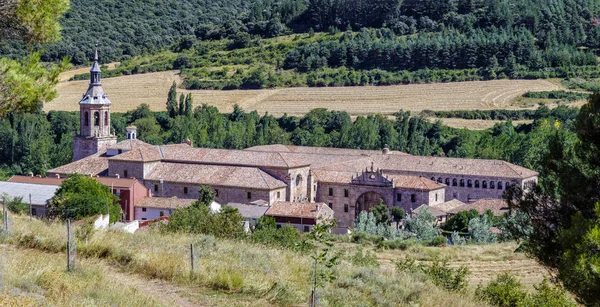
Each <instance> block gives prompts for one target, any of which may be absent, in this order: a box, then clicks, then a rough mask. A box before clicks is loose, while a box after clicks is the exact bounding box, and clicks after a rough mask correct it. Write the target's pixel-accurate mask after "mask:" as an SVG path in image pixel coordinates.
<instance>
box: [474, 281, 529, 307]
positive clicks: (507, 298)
mask: <svg viewBox="0 0 600 307" xmlns="http://www.w3.org/2000/svg"><path fill="white" fill-rule="evenodd" d="M475 293H476V295H477V296H478V297H479V298H481V299H482V300H484V301H487V302H489V303H490V304H493V305H496V306H499V307H513V306H522V305H523V304H524V302H525V300H526V299H527V293H526V292H525V290H523V286H522V285H521V283H520V282H519V281H518V280H517V279H516V278H515V277H513V276H512V275H510V274H509V273H503V274H500V275H498V276H497V277H496V279H494V280H492V281H491V282H490V283H489V284H488V285H487V286H486V287H485V288H482V287H478V288H477V290H476V291H475Z"/></svg>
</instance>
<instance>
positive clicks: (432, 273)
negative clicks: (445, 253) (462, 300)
mask: <svg viewBox="0 0 600 307" xmlns="http://www.w3.org/2000/svg"><path fill="white" fill-rule="evenodd" d="M421 270H422V271H423V272H424V273H425V274H427V275H428V276H429V277H430V278H431V280H432V281H433V283H434V284H435V285H437V286H440V287H443V288H444V289H446V290H450V291H464V290H465V289H467V286H468V284H469V283H468V281H467V276H468V275H469V273H470V272H469V269H467V268H466V267H464V266H461V267H460V268H456V269H453V268H449V267H448V260H447V259H444V260H441V261H440V260H439V259H434V260H433V261H432V263H431V265H429V266H427V265H422V266H421Z"/></svg>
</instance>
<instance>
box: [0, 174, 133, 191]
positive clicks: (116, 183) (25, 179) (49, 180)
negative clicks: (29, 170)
mask: <svg viewBox="0 0 600 307" xmlns="http://www.w3.org/2000/svg"><path fill="white" fill-rule="evenodd" d="M94 179H96V180H98V181H99V182H100V183H102V184H103V185H105V186H109V187H110V186H113V187H115V188H130V187H131V186H132V185H133V184H134V183H135V182H136V180H135V179H128V178H115V177H94ZM63 180H65V177H62V178H56V177H30V176H17V175H15V176H12V177H10V179H8V181H10V182H22V183H32V184H43V185H60V184H61V183H62V182H63Z"/></svg>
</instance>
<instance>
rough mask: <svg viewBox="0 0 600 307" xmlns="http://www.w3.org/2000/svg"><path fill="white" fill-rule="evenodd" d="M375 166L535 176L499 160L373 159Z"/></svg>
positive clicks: (521, 176)
mask: <svg viewBox="0 0 600 307" xmlns="http://www.w3.org/2000/svg"><path fill="white" fill-rule="evenodd" d="M373 159H374V162H375V166H376V167H381V168H382V169H383V170H384V171H385V170H395V171H403V172H415V173H431V174H449V175H458V176H460V175H464V176H492V177H500V178H511V179H526V178H531V177H534V176H537V175H538V173H537V172H534V171H532V170H530V169H527V168H524V167H521V166H517V165H514V164H511V163H508V162H504V161H499V160H484V159H459V158H442V157H418V156H391V155H381V156H374V157H373Z"/></svg>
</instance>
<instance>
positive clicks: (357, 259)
mask: <svg viewBox="0 0 600 307" xmlns="http://www.w3.org/2000/svg"><path fill="white" fill-rule="evenodd" d="M350 262H352V264H354V265H357V266H365V267H379V261H377V257H376V256H375V253H374V252H371V251H366V252H364V254H363V250H362V248H359V249H358V250H357V251H356V253H355V254H354V255H352V257H350Z"/></svg>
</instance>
